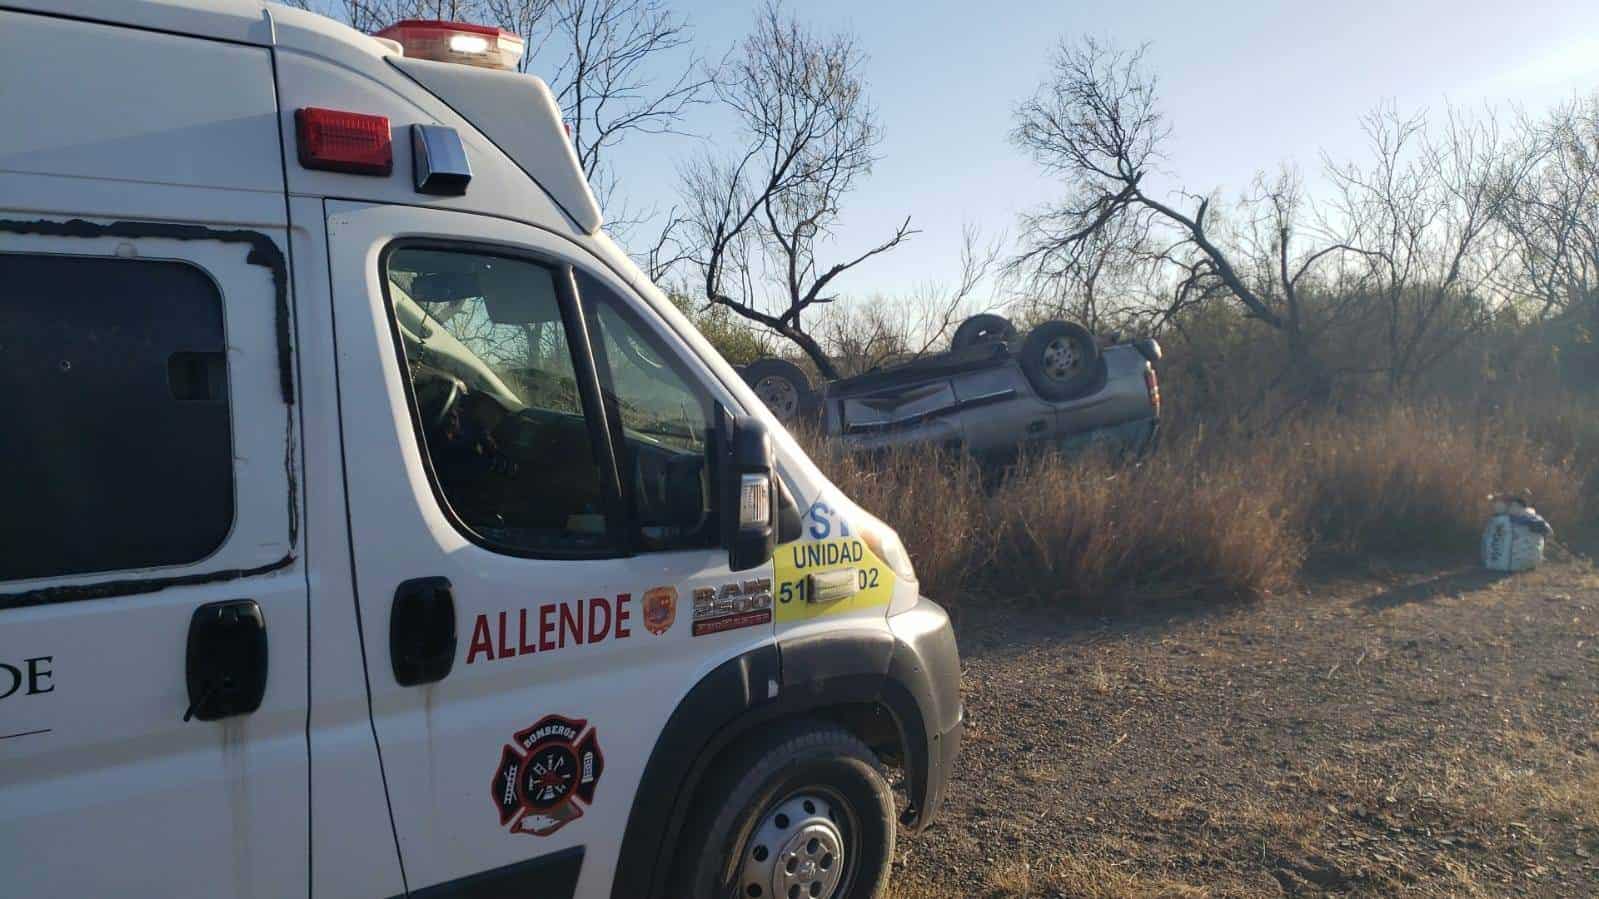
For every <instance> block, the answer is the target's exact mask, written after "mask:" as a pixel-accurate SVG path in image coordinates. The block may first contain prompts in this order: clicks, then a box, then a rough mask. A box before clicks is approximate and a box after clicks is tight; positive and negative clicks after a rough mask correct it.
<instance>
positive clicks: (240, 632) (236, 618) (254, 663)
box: [183, 599, 267, 721]
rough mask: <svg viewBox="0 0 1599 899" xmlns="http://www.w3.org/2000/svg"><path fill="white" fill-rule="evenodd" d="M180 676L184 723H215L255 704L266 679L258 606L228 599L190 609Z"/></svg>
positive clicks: (263, 635)
mask: <svg viewBox="0 0 1599 899" xmlns="http://www.w3.org/2000/svg"><path fill="white" fill-rule="evenodd" d="M184 679H185V680H186V681H187V682H188V688H189V708H188V711H186V712H184V713H183V720H184V721H188V720H189V719H191V718H199V719H200V720H201V721H216V720H217V719H219V718H231V717H233V716H234V715H248V714H250V713H251V712H253V711H255V710H256V709H258V708H260V707H261V699H262V697H264V696H265V695H266V682H267V633H266V617H265V616H264V615H262V614H261V606H260V604H258V603H257V602H256V601H255V600H253V599H230V600H225V601H223V602H211V603H206V604H205V605H203V606H200V607H199V608H198V609H195V610H194V615H193V617H191V618H190V619H189V644H188V651H187V652H186V653H185V678H184Z"/></svg>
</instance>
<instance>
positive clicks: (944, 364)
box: [742, 315, 1160, 455]
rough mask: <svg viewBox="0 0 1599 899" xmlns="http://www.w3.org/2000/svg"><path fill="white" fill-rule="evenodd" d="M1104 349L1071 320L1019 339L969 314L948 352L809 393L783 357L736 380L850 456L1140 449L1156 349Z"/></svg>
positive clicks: (1152, 406) (1152, 402)
mask: <svg viewBox="0 0 1599 899" xmlns="http://www.w3.org/2000/svg"><path fill="white" fill-rule="evenodd" d="M1105 344H1106V345H1104V346H1102V345H1101V342H1100V341H1099V340H1096V339H1095V337H1094V335H1093V334H1091V333H1090V332H1089V331H1088V330H1087V329H1085V328H1083V327H1082V326H1080V325H1077V324H1073V323H1071V322H1063V321H1049V322H1045V323H1043V324H1041V325H1038V326H1037V327H1035V328H1033V329H1032V330H1031V331H1029V332H1028V333H1027V335H1026V336H1025V337H1021V336H1019V335H1017V333H1016V331H1015V328H1014V327H1012V326H1011V324H1010V322H1008V321H1006V320H1005V319H1004V318H1003V317H1001V316H997V315H976V316H973V317H972V318H969V319H967V320H966V321H965V322H964V323H962V325H961V326H960V328H959V329H957V330H956V332H955V337H954V340H953V341H952V342H951V348H950V349H949V351H947V352H943V353H936V354H933V355H929V356H923V357H921V358H918V359H915V360H912V361H910V362H906V363H903V364H899V365H894V366H890V367H885V368H881V369H877V370H874V371H870V372H867V373H865V374H862V375H857V376H855V377H852V378H844V379H841V380H837V381H831V382H828V383H826V384H824V385H822V387H821V388H820V390H813V389H812V387H811V384H810V380H809V378H807V377H806V375H805V373H804V371H803V370H801V369H800V368H799V367H798V366H796V365H794V364H793V363H790V362H787V361H785V360H782V359H760V360H757V361H755V362H753V363H751V364H750V365H749V366H747V367H745V368H744V369H743V371H742V374H743V376H744V379H745V381H747V382H748V383H749V384H750V386H752V387H753V388H754V389H755V392H756V394H757V395H759V396H760V397H761V399H762V400H763V401H764V402H765V403H766V404H767V406H768V407H769V408H770V409H771V410H772V411H773V412H774V413H776V414H777V416H778V418H779V419H782V420H783V421H785V422H789V421H794V420H799V419H805V418H815V419H818V420H819V421H820V423H821V426H822V427H823V428H824V429H825V431H826V433H828V434H829V435H832V436H834V437H837V438H840V439H842V440H844V441H845V442H846V443H847V444H848V445H849V446H851V447H853V448H857V449H879V448H885V447H891V446H902V445H908V444H915V443H932V444H936V445H939V446H944V447H950V448H961V449H965V450H968V451H970V452H973V453H977V454H984V455H988V454H1006V453H1011V452H1014V451H1015V450H1016V449H1018V448H1019V447H1021V446H1023V445H1025V444H1030V443H1035V442H1043V441H1052V442H1054V443H1056V444H1059V445H1063V446H1068V447H1071V446H1077V445H1081V444H1088V443H1103V444H1105V445H1107V446H1108V447H1109V448H1111V449H1113V450H1122V451H1126V452H1129V453H1133V454H1137V453H1142V452H1144V451H1146V450H1147V449H1148V448H1149V447H1150V446H1151V445H1152V444H1153V442H1154V438H1155V434H1156V431H1157V428H1158V425H1159V422H1160V387H1159V383H1158V382H1157V380H1156V375H1155V367H1154V363H1155V362H1156V361H1158V360H1159V359H1160V345H1159V344H1157V343H1156V342H1155V341H1154V340H1148V339H1145V340H1137V341H1133V342H1130V343H1122V342H1120V341H1119V340H1117V339H1115V338H1112V339H1110V340H1108V341H1105Z"/></svg>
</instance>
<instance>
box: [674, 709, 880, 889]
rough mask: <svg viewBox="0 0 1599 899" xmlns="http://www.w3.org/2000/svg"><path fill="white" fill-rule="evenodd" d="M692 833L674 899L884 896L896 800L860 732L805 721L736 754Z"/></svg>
mask: <svg viewBox="0 0 1599 899" xmlns="http://www.w3.org/2000/svg"><path fill="white" fill-rule="evenodd" d="M718 768H719V769H720V774H719V775H717V776H716V777H714V778H713V779H712V780H711V781H710V782H709V783H708V784H707V785H706V787H705V789H704V790H703V791H702V792H701V795H700V797H699V799H698V801H697V803H696V806H695V811H694V813H693V814H692V816H691V817H690V818H689V821H688V826H686V827H685V828H684V830H683V834H684V837H683V839H684V849H685V852H684V853H683V854H682V855H681V856H680V861H679V864H678V876H677V878H676V881H675V889H674V891H673V893H672V896H673V897H674V899H877V897H879V896H881V895H882V894H883V892H884V890H885V889H887V887H888V875H889V867H890V864H891V862H892V861H893V858H894V836H895V833H894V797H893V794H892V792H891V791H890V790H889V786H888V782H887V781H886V780H885V779H884V778H883V775H882V773H881V772H880V771H879V769H878V764H877V757H876V756H875V755H873V754H872V751H871V749H869V748H867V746H866V744H864V743H862V742H861V741H860V740H859V739H857V738H856V737H855V736H854V735H853V734H851V733H849V732H848V731H846V730H843V729H842V728H839V727H836V726H832V725H827V724H822V723H820V722H799V723H796V724H792V725H789V726H787V727H780V728H776V729H774V730H773V731H771V732H769V733H766V734H762V735H759V736H757V737H755V738H754V739H753V740H751V741H750V742H748V743H745V744H743V745H742V746H738V747H735V748H734V749H732V750H730V751H729V757H728V758H727V759H726V760H725V763H721V764H719V765H718Z"/></svg>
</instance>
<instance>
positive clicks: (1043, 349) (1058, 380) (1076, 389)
mask: <svg viewBox="0 0 1599 899" xmlns="http://www.w3.org/2000/svg"><path fill="white" fill-rule="evenodd" d="M1021 365H1022V372H1023V373H1025V374H1026V375H1027V381H1028V383H1030V384H1032V385H1033V390H1035V391H1037V392H1038V395H1039V396H1041V397H1043V398H1044V399H1046V400H1056V401H1059V400H1069V399H1072V398H1074V397H1077V396H1080V395H1081V394H1082V393H1083V391H1084V390H1086V389H1088V385H1090V384H1092V383H1093V382H1094V379H1095V377H1097V376H1098V373H1099V346H1098V345H1097V344H1095V342H1094V335H1093V334H1091V333H1089V331H1088V329H1087V328H1085V327H1083V326H1082V325H1079V324H1076V323H1075V322H1062V321H1051V322H1044V323H1043V324H1041V325H1039V326H1038V327H1036V328H1034V329H1033V330H1032V331H1030V332H1029V333H1028V335H1027V339H1026V340H1024V341H1022V352H1021Z"/></svg>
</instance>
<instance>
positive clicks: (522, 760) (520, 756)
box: [491, 715, 605, 837]
mask: <svg viewBox="0 0 1599 899" xmlns="http://www.w3.org/2000/svg"><path fill="white" fill-rule="evenodd" d="M604 770H605V756H604V755H602V754H601V753H600V741H599V738H598V737H597V736H596V735H595V732H594V729H593V728H591V727H589V726H588V722H587V721H585V720H583V719H581V718H578V719H576V720H574V719H571V718H563V717H561V716H560V715H545V716H544V717H543V718H540V719H539V721H538V723H537V724H534V725H533V726H532V727H529V728H527V729H526V730H519V731H517V732H516V734H515V736H514V738H513V743H512V745H510V746H505V747H502V748H501V750H500V765H499V767H498V768H496V769H495V771H494V781H493V783H492V784H491V789H492V790H493V791H494V806H495V808H497V809H499V812H500V824H501V825H502V826H503V825H510V827H511V832H512V833H528V834H532V835H534V836H538V837H547V836H549V835H550V834H552V833H555V832H556V831H557V830H560V829H561V828H562V827H564V826H565V825H566V823H567V822H568V821H574V820H576V819H578V818H581V817H583V806H585V805H589V804H591V803H593V802H594V787H595V786H596V785H597V784H599V782H600V774H601V773H602V772H603V771H604Z"/></svg>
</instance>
